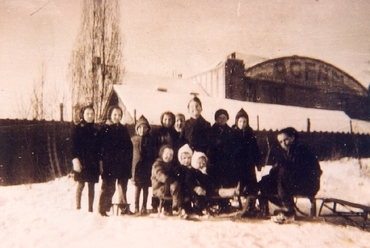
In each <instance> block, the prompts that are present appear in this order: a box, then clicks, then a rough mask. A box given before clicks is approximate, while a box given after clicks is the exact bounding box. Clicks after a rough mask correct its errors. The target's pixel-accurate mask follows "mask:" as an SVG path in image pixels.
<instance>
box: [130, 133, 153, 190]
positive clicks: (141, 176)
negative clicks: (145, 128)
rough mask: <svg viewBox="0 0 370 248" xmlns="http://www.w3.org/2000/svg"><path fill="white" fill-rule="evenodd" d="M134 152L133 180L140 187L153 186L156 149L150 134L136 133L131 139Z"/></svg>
mask: <svg viewBox="0 0 370 248" xmlns="http://www.w3.org/2000/svg"><path fill="white" fill-rule="evenodd" d="M131 141H132V144H133V147H134V153H133V159H132V181H133V183H134V185H136V186H140V187H149V186H151V179H150V177H151V173H152V165H153V163H154V160H155V157H156V156H155V155H156V153H155V150H154V147H153V143H152V138H151V136H150V135H149V134H147V135H144V136H142V137H141V136H139V135H135V136H134V137H132V139H131Z"/></svg>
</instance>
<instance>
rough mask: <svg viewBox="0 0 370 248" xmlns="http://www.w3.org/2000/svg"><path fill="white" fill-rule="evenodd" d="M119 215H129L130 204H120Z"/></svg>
mask: <svg viewBox="0 0 370 248" xmlns="http://www.w3.org/2000/svg"><path fill="white" fill-rule="evenodd" d="M120 208H121V215H125V214H127V215H131V214H133V212H131V211H130V204H120Z"/></svg>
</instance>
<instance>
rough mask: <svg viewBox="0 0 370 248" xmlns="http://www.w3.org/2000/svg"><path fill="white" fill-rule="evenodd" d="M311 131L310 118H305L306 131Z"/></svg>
mask: <svg viewBox="0 0 370 248" xmlns="http://www.w3.org/2000/svg"><path fill="white" fill-rule="evenodd" d="M309 132H311V120H310V118H307V133H309Z"/></svg>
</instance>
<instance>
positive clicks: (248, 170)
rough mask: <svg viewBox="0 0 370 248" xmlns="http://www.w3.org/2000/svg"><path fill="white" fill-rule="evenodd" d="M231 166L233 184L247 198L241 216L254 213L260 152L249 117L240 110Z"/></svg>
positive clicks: (235, 127) (237, 116)
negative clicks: (237, 185) (236, 185)
mask: <svg viewBox="0 0 370 248" xmlns="http://www.w3.org/2000/svg"><path fill="white" fill-rule="evenodd" d="M233 150H234V151H233V154H232V159H233V164H234V166H235V171H234V173H235V174H234V175H235V178H234V180H235V181H234V184H237V183H238V182H239V194H240V196H247V204H246V207H245V209H244V212H243V216H247V215H249V214H252V213H253V212H254V211H255V196H256V195H257V193H258V186H257V178H256V171H255V168H256V167H257V169H258V170H260V150H259V147H258V144H257V138H256V136H255V135H254V132H253V130H252V128H251V127H250V126H249V117H248V114H247V112H245V110H244V109H241V110H240V111H239V112H238V113H237V114H236V117H235V125H234V126H233Z"/></svg>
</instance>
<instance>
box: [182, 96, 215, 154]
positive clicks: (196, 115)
mask: <svg viewBox="0 0 370 248" xmlns="http://www.w3.org/2000/svg"><path fill="white" fill-rule="evenodd" d="M202 110H203V108H202V102H201V101H200V99H199V98H198V97H194V98H192V99H191V100H190V102H189V104H188V111H189V114H190V119H188V120H186V121H185V126H184V130H183V133H184V138H185V140H186V141H187V143H188V144H189V146H190V148H191V149H192V150H193V151H199V152H204V153H205V152H207V150H208V146H209V131H210V128H211V124H210V123H209V122H208V121H206V120H205V119H204V118H203V116H202V115H201V113H202Z"/></svg>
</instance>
